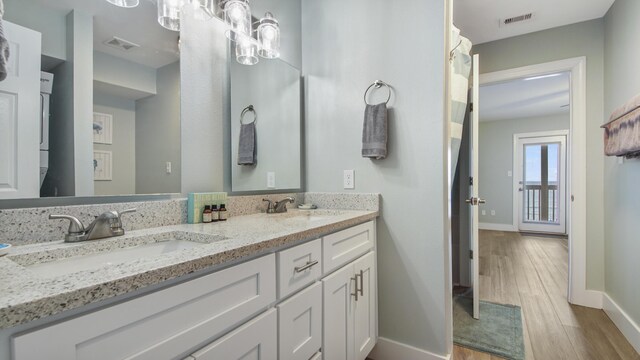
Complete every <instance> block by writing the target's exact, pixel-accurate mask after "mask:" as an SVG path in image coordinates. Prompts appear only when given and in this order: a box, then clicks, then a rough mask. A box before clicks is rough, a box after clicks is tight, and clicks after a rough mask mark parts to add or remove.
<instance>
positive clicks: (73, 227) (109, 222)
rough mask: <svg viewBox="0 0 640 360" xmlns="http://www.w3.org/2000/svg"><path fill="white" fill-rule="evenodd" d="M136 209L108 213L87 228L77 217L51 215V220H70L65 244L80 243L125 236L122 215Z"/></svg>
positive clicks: (97, 218)
mask: <svg viewBox="0 0 640 360" xmlns="http://www.w3.org/2000/svg"><path fill="white" fill-rule="evenodd" d="M135 211H136V209H129V210H124V211H120V212H118V211H107V212H105V213H103V214H101V215H100V216H98V217H96V219H95V220H94V221H93V222H92V223H91V224H90V225H89V226H88V227H87V228H85V227H84V225H83V224H82V221H80V220H79V219H78V218H77V217H75V216H71V215H53V214H52V215H49V219H65V220H69V230H68V231H67V234H65V236H64V241H65V242H78V241H86V240H96V239H103V238H108V237H115V236H122V235H124V228H123V227H122V218H121V216H122V214H126V213H132V212H135Z"/></svg>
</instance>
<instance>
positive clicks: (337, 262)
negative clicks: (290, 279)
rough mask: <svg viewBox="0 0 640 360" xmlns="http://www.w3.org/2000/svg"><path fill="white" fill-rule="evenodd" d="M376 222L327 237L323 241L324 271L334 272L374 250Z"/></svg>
mask: <svg viewBox="0 0 640 360" xmlns="http://www.w3.org/2000/svg"><path fill="white" fill-rule="evenodd" d="M374 231H375V228H374V222H373V221H370V222H368V223H365V224H361V225H358V226H354V227H352V228H349V229H346V230H342V231H339V232H337V233H334V234H331V235H327V236H325V237H324V238H323V239H322V271H323V273H324V274H326V273H328V272H330V271H333V270H335V269H337V268H339V267H341V266H342V265H344V264H347V263H348V262H350V261H351V260H353V259H355V258H357V257H359V256H360V255H362V254H365V253H366V252H367V251H369V250H371V249H373V247H374V240H375V232H374Z"/></svg>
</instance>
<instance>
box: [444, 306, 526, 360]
mask: <svg viewBox="0 0 640 360" xmlns="http://www.w3.org/2000/svg"><path fill="white" fill-rule="evenodd" d="M472 314H473V300H472V299H470V298H468V297H465V296H456V297H454V299H453V342H454V343H456V344H457V345H460V346H463V347H467V348H471V349H474V350H478V351H482V352H486V353H491V354H494V355H497V356H500V357H503V358H506V359H513V360H524V340H523V337H522V315H521V311H520V307H519V306H514V305H502V304H495V303H491V302H487V301H480V319H479V320H476V319H474V318H473V315H472Z"/></svg>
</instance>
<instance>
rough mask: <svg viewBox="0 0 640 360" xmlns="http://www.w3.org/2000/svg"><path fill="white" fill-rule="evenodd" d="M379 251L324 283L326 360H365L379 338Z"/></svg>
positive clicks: (339, 271)
mask: <svg viewBox="0 0 640 360" xmlns="http://www.w3.org/2000/svg"><path fill="white" fill-rule="evenodd" d="M375 263H376V262H375V252H369V253H368V254H367V255H364V256H363V257H361V258H359V259H358V260H356V261H354V262H353V263H350V264H348V265H346V266H344V267H342V268H341V269H339V270H338V271H336V272H335V273H333V274H331V275H329V276H327V277H326V278H324V279H323V280H322V285H323V302H324V308H323V314H324V316H323V319H324V320H323V325H324V327H323V339H324V342H323V345H322V352H323V354H324V358H325V359H331V360H364V359H366V357H367V355H368V354H369V353H370V352H371V350H372V349H373V346H374V345H375V342H376V338H377V285H376V269H375Z"/></svg>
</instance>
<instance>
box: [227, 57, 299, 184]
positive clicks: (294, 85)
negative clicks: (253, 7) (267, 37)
mask: <svg viewBox="0 0 640 360" xmlns="http://www.w3.org/2000/svg"><path fill="white" fill-rule="evenodd" d="M232 52H233V50H232ZM261 60H262V59H261ZM229 68H230V74H231V81H230V82H231V119H230V121H231V185H232V186H231V187H232V191H234V192H248V191H250V192H256V191H259V192H262V191H274V190H295V189H300V188H301V179H300V175H301V149H300V146H301V115H300V114H301V109H300V102H301V96H300V93H301V85H300V70H298V69H296V68H295V67H293V66H292V65H289V64H288V63H286V62H284V61H282V60H279V59H277V60H263V61H260V62H259V63H258V64H256V65H252V66H246V65H241V64H239V63H238V62H237V61H236V60H235V57H234V56H230V60H229ZM241 124H244V126H241ZM241 128H244V129H242V132H249V133H245V134H241ZM251 132H255V140H252V138H251ZM252 146H254V147H255V152H253V151H251V147H252ZM252 153H254V154H255V155H253V156H252ZM252 158H253V159H252ZM239 163H242V164H239Z"/></svg>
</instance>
